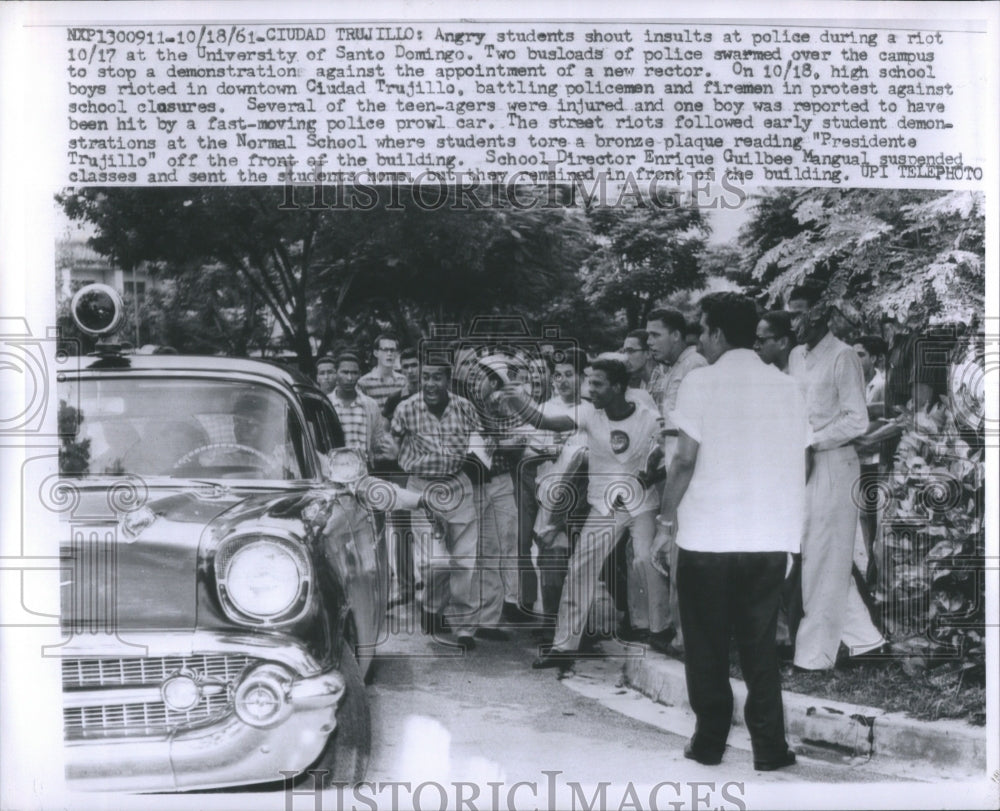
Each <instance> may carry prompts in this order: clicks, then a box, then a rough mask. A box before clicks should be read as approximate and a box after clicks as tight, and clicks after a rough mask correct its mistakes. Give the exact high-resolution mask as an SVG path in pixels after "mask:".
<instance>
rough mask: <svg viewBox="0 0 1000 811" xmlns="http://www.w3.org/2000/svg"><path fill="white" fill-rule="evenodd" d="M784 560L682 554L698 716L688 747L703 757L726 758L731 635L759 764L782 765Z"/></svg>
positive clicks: (780, 556) (681, 586)
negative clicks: (779, 630) (778, 638)
mask: <svg viewBox="0 0 1000 811" xmlns="http://www.w3.org/2000/svg"><path fill="white" fill-rule="evenodd" d="M785 560H786V556H785V553H784V552H732V553H728V552H727V553H713V552H689V551H687V550H685V549H681V550H680V551H679V555H678V562H677V568H678V572H677V586H678V599H679V602H680V612H681V627H682V628H683V631H684V647H685V653H684V670H685V675H686V676H687V689H688V699H689V700H690V702H691V708H692V709H693V710H694V712H695V715H696V717H697V723H696V727H695V733H694V737H693V738H692V739H691V745H692V747H693V748H694V750H695V752H696V753H697V754H698V755H699V756H702V757H705V758H715V757H721V756H722V752H723V750H724V749H725V748H726V739H727V738H728V737H729V727H730V724H731V723H732V716H733V691H732V688H731V687H730V685H729V640H730V637H731V636H735V639H736V645H737V648H738V650H739V656H740V667H741V668H742V669H743V679H744V680H745V682H746V685H747V700H746V706H745V708H744V718H745V720H746V725H747V729H748V730H749V732H750V739H751V741H752V743H753V751H754V760H757V761H761V760H763V761H777V760H780V759H781V758H783V757H784V755H785V752H786V751H787V749H788V745H787V742H786V740H785V716H784V710H783V708H782V705H781V676H780V674H779V671H778V654H777V650H776V646H775V638H774V637H775V627H776V624H777V618H778V601H779V597H780V594H781V587H782V583H783V582H784V576H785Z"/></svg>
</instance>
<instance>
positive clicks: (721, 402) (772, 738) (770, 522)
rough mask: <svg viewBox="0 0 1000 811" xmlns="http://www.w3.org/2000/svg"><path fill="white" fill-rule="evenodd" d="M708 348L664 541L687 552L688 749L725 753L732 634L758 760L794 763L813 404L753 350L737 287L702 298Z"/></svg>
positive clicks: (682, 415) (681, 411)
mask: <svg viewBox="0 0 1000 811" xmlns="http://www.w3.org/2000/svg"><path fill="white" fill-rule="evenodd" d="M701 308H702V317H701V324H702V335H701V349H702V352H703V353H704V356H705V357H706V358H707V359H708V361H709V362H710V363H711V365H710V366H708V367H707V368H701V369H695V370H694V371H692V372H691V374H689V375H688V376H687V377H685V379H684V381H683V382H682V383H681V386H680V392H679V393H678V397H677V407H676V409H674V411H673V412H672V414H671V418H672V421H673V424H674V425H676V426H677V430H678V443H677V452H676V454H675V455H674V459H673V461H672V463H671V466H670V470H669V472H668V474H667V483H666V485H665V488H664V493H663V503H662V508H661V512H660V515H659V516H658V519H657V520H658V525H659V528H658V530H657V537H656V541H655V542H654V547H655V552H654V554H655V555H656V558H657V560H658V561H659V562H660V564H661V565H666V563H667V561H668V560H669V558H670V547H672V546H675V545H676V546H677V547H679V552H678V553H677V561H678V562H677V568H678V575H679V576H678V579H677V582H678V589H679V592H680V619H681V623H682V625H683V628H684V638H685V640H686V650H685V661H684V670H685V675H686V677H687V689H688V697H689V699H690V702H691V708H692V709H693V710H694V712H695V715H696V716H697V724H696V727H695V732H694V735H693V737H692V738H691V741H690V742H689V743H688V745H687V746H686V747H685V749H684V755H685V757H688V758H690V759H692V760H697V761H698V762H700V763H704V764H706V765H714V764H717V763H719V762H720V761H721V760H722V755H723V752H724V751H725V748H726V739H727V738H728V735H729V728H730V725H731V722H732V714H733V694H732V689H731V688H730V684H729V642H730V635H731V634H732V635H733V636H734V637H735V639H736V645H737V648H738V650H739V656H740V666H741V668H742V670H743V677H744V680H745V681H746V685H747V700H746V704H745V710H744V713H745V715H746V726H747V729H748V730H749V732H750V739H751V742H752V745H753V756H754V768H756V769H758V770H771V769H777V768H781V767H783V766H789V765H791V764H792V763H794V762H795V755H794V753H792V752H791V751H790V750H789V749H788V744H787V741H786V738H785V728H784V714H783V710H782V704H781V676H780V673H779V670H778V655H777V649H776V645H775V629H776V623H777V616H778V601H779V594H780V591H781V586H782V582H783V580H784V574H785V570H786V566H787V558H788V556H789V553H792V552H795V551H796V550H797V549H798V546H799V540H800V538H801V533H802V523H803V501H804V489H805V486H804V480H805V447H806V444H807V441H808V439H807V437H808V424H807V421H806V413H805V406H804V403H803V400H802V395H801V394H800V392H799V391H798V387H797V386H796V384H795V382H794V381H793V380H792V379H791V378H789V377H788V376H786V375H784V374H781V373H780V372H779V371H778V370H777V369H775V368H773V367H772V366H768V365H767V364H765V363H763V362H762V361H761V359H760V358H759V357H758V356H757V355H756V353H754V351H753V349H752V347H753V344H754V339H755V328H756V326H757V309H756V307H755V305H754V303H753V301H752V300H750V299H749V298H747V297H746V296H743V295H740V294H737V293H715V294H712V295H709V296H706V297H705V298H704V299H702V302H701Z"/></svg>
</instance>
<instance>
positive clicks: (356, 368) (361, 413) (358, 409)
mask: <svg viewBox="0 0 1000 811" xmlns="http://www.w3.org/2000/svg"><path fill="white" fill-rule="evenodd" d="M335 373H336V378H335V379H336V385H335V386H334V389H333V391H331V392H330V393H329V394H328V395H327V396H328V397H329V398H330V402H331V403H333V410H334V411H336V412H337V417H338V418H339V419H340V425H341V428H343V430H344V441H345V444H346V445H347V447H348V448H354V449H355V450H358V451H360V452H361V454H362V456H364V458H365V462H366V463H367V464H368V467H369V469H370V468H371V467H372V465H373V463H374V461H375V457H376V456H377V455H382V449H383V443H384V434H385V432H384V429H383V422H382V413H381V411H380V410H379V407H378V403H376V402H375V401H374V400H373V399H372V398H371V397H369V396H367V395H366V394H362V393H361V392H360V391H358V388H357V385H358V375H359V374H360V373H361V362H360V360H359V359H358V356H357V355H355V354H354V353H352V352H343V353H341V354H340V355H338V356H337V360H336V368H335Z"/></svg>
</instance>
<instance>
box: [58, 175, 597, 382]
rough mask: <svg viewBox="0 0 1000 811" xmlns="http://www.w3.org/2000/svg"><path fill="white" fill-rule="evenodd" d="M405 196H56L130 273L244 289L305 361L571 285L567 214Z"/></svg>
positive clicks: (573, 253)
mask: <svg viewBox="0 0 1000 811" xmlns="http://www.w3.org/2000/svg"><path fill="white" fill-rule="evenodd" d="M383 191H384V190H383ZM400 197H401V198H402V202H403V203H404V205H398V206H393V205H391V201H392V199H393V198H392V197H391V196H390V195H389V194H386V193H380V194H379V196H378V198H377V200H376V202H375V204H374V205H367V206H365V207H359V206H355V207H349V206H342V205H341V206H334V205H330V204H327V205H315V204H314V205H308V204H307V205H300V204H294V201H292V204H289V200H287V199H286V198H285V190H283V189H278V188H253V187H247V188H194V189H191V188H164V189H149V188H144V189H129V188H108V189H98V188H87V189H78V190H72V191H68V192H65V193H64V194H61V195H59V196H58V200H59V202H60V203H61V204H62V206H63V208H64V209H65V211H66V213H67V214H68V216H69V217H70V218H72V219H77V220H87V221H89V222H91V223H93V224H94V226H96V229H97V233H96V235H95V236H94V237H93V238H91V240H90V242H91V244H92V246H93V247H94V248H95V249H97V250H98V251H100V252H101V253H103V254H105V255H107V256H110V257H112V258H113V259H114V260H115V261H116V262H117V263H118V264H119V265H120V266H122V267H123V268H125V269H126V270H128V269H130V268H132V267H134V266H136V265H137V264H138V263H140V262H153V263H156V265H157V268H158V272H160V273H161V276H162V277H164V278H172V279H175V280H176V281H177V283H178V285H179V286H181V287H183V288H185V289H189V290H195V289H198V290H200V289H203V288H204V284H202V283H204V282H206V278H207V277H206V276H205V275H206V274H212V276H211V280H210V284H209V285H208V286H209V288H210V289H211V288H212V287H213V285H214V286H223V285H224V286H225V287H226V293H225V295H224V296H223V299H224V300H231V299H232V297H233V296H237V297H239V296H240V295H242V294H246V295H249V296H251V297H252V298H251V299H248V300H243V299H239V298H238V300H240V301H241V302H242V307H243V313H244V318H247V319H249V318H251V317H252V314H253V312H254V307H255V306H256V303H258V302H259V304H260V306H261V307H263V308H264V309H265V310H266V311H267V312H268V313H269V314H270V316H271V317H272V318H273V319H274V321H275V322H276V324H277V326H278V327H279V329H280V330H281V333H282V335H283V337H284V341H285V344H286V345H287V346H288V347H289V348H290V349H291V350H293V351H294V352H295V353H296V355H297V356H298V359H299V364H300V366H301V367H302V368H303V369H304V370H306V371H311V370H312V359H313V343H314V341H315V342H316V343H318V346H319V352H320V353H323V352H326V351H329V349H330V348H331V347H332V346H333V345H334V344H335V343H336V342H337V341H339V340H342V339H343V338H344V337H345V336H348V335H350V336H355V337H361V336H364V335H365V333H368V335H367V337H368V338H369V339H370V338H371V337H374V336H373V335H372V334H371V333H372V332H374V331H377V330H378V329H379V328H380V327H381V325H380V324H379V320H383V321H385V322H387V323H389V324H392V325H394V326H395V327H396V329H397V330H399V331H400V332H402V333H403V334H407V333H409V334H411V335H415V334H416V333H417V332H419V331H421V329H422V328H424V327H425V326H426V322H428V321H433V320H437V321H442V320H443V321H460V320H463V319H465V318H467V317H469V316H470V315H471V314H479V313H480V312H486V313H491V312H497V311H515V310H518V309H519V308H522V307H525V306H529V305H537V303H538V302H539V301H540V300H543V299H545V298H546V297H551V296H554V295H555V294H556V293H557V292H558V291H559V290H560V289H562V287H563V286H565V285H567V284H568V283H569V281H570V280H571V278H572V274H573V271H574V270H575V268H576V266H577V265H578V264H579V261H580V260H581V259H582V257H583V255H584V253H585V250H586V245H587V240H586V227H585V223H583V222H582V220H581V218H580V217H579V216H578V215H576V214H575V212H572V211H566V210H562V209H543V208H541V207H537V206H536V207H532V208H527V209H526V210H512V209H509V208H508V209H498V208H496V207H494V208H483V207H474V206H466V207H465V209H464V210H462V209H461V208H460V207H459V206H458V205H455V203H456V201H455V200H453V199H452V200H443V201H436V202H440V203H441V204H440V205H435V207H434V208H433V210H431V208H430V207H429V206H427V205H418V204H416V203H415V202H414V200H413V196H412V195H406V194H403V195H401V196H400V195H396V199H397V200H398V199H400ZM408 198H409V199H408ZM319 199H320V200H321V201H322V200H324V199H325V198H319ZM331 199H332V198H331ZM215 289H218V287H216V288H215ZM205 295H208V291H205ZM212 312H213V313H214V315H215V316H218V315H219V314H220V313H221V312H222V308H221V306H220V307H217V308H215V310H214V311H212ZM415 322H416V323H415ZM216 326H219V325H218V324H217V325H216ZM223 326H224V325H223ZM244 326H245V329H244V333H245V335H246V334H250V333H252V332H253V329H252V328H251V327H250V326H249V325H244ZM246 343H247V341H246V340H244V341H242V342H237V345H235V346H231V347H227V348H228V349H229V351H239V349H240V348H242V347H244V346H245V345H246Z"/></svg>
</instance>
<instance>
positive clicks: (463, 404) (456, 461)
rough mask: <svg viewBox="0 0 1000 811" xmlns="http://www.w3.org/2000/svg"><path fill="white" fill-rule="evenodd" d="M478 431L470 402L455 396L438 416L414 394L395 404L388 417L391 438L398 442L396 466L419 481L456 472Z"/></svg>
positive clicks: (474, 412) (474, 410)
mask: <svg viewBox="0 0 1000 811" xmlns="http://www.w3.org/2000/svg"><path fill="white" fill-rule="evenodd" d="M481 431H482V427H481V426H480V423H479V416H478V415H477V414H476V409H475V408H474V407H473V405H472V403H470V402H469V401H468V400H466V399H465V398H464V397H459V396H457V395H455V394H453V395H451V397H450V398H449V399H448V405H447V406H445V409H444V412H443V413H442V414H441V416H440V417H436V416H435V415H434V414H432V413H431V411H430V409H429V408H427V404H426V403H425V402H424V397H423V395H422V394H414V395H413V396H412V397H409V398H407V399H406V400H403V402H401V403H400V404H399V406H398V407H397V408H396V413H395V414H394V415H393V418H392V435H393V436H394V437H396V438H397V439H398V440H399V466H400V467H401V468H402V469H403V470H404V471H406V472H407V473H409V474H410V475H411V476H421V477H423V478H435V477H438V476H452V475H454V474H455V473H457V472H458V471H459V469H460V468H461V466H462V463H463V461H465V457H466V454H467V453H468V450H469V438H470V437H471V436H472V434H473V433H476V432H481Z"/></svg>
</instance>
